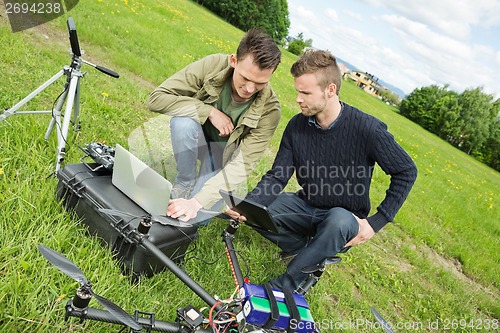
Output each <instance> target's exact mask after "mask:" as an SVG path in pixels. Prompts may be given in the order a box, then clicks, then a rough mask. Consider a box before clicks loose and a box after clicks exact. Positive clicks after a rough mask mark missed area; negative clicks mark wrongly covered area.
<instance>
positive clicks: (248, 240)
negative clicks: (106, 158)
mask: <svg viewBox="0 0 500 333" xmlns="http://www.w3.org/2000/svg"><path fill="white" fill-rule="evenodd" d="M2 15H3V14H2ZM69 16H72V17H73V18H74V20H75V23H76V27H77V31H78V35H79V38H80V43H81V48H82V49H83V50H84V51H85V53H84V56H83V58H84V59H86V60H88V61H90V62H92V63H96V64H98V65H101V66H104V67H108V68H110V69H112V70H114V71H116V72H118V73H119V74H120V75H121V76H120V78H119V79H113V78H111V77H109V76H106V75H104V74H101V73H100V72H98V71H96V70H94V69H93V68H91V67H89V66H87V65H84V67H83V68H82V69H83V70H85V71H87V74H86V75H85V77H84V79H83V80H82V85H81V114H80V120H81V126H82V130H81V131H80V132H77V133H73V132H71V135H70V139H69V140H68V145H67V147H68V148H69V152H68V154H67V157H66V162H67V163H78V162H79V160H80V157H81V156H82V152H81V151H80V149H79V148H78V146H79V145H80V146H83V145H84V144H86V143H89V142H91V141H106V143H107V144H109V145H114V144H116V143H120V144H122V145H125V146H129V147H131V146H136V147H139V146H140V144H142V143H143V142H144V141H145V140H146V139H147V140H153V141H154V144H156V145H157V147H158V148H159V149H162V150H164V151H166V152H167V153H168V147H169V142H168V135H167V134H165V136H162V134H163V129H164V127H162V126H163V123H164V119H163V118H161V117H158V115H157V114H153V113H151V112H149V111H148V110H147V108H146V101H147V98H148V94H149V93H150V92H151V90H152V89H154V87H155V86H157V85H158V84H160V83H161V82H162V81H163V80H164V79H165V78H166V77H168V76H169V75H171V74H172V73H174V72H175V71H177V70H178V69H180V68H182V67H183V66H185V65H186V64H188V63H190V62H191V61H193V60H196V59H199V58H201V57H203V56H205V55H207V54H210V53H218V52H220V53H230V52H233V50H235V48H236V46H237V44H238V42H239V39H240V38H241V37H242V35H243V32H242V31H239V30H237V29H235V28H234V27H232V26H230V25H228V24H226V23H224V22H223V21H222V20H220V19H219V18H217V17H215V16H213V15H212V14H210V13H208V12H207V11H206V10H204V9H203V8H202V7H200V6H198V5H196V4H193V3H192V2H190V1H184V0H175V1H160V0H138V1H131V0H129V1H127V0H123V1H104V0H103V1H85V2H83V1H81V2H80V3H79V4H78V5H77V6H76V7H75V9H74V10H72V11H71V12H70V13H69V14H67V15H66V16H64V17H61V18H59V19H57V20H55V21H53V22H50V23H48V24H45V25H43V26H40V27H37V28H34V29H31V30H29V31H25V32H20V33H16V34H13V33H12V32H11V31H10V27H9V25H8V22H7V20H6V18H5V16H4V15H3V16H0V45H1V47H0V108H1V109H5V108H9V107H11V106H12V105H14V104H15V103H17V102H18V101H19V100H21V99H22V98H24V97H25V96H26V95H28V94H29V93H30V92H31V91H33V90H34V89H35V88H37V87H38V86H39V85H41V84H42V83H43V82H45V81H46V80H48V79H49V78H50V77H51V76H53V75H54V74H55V73H57V72H58V71H59V70H61V69H62V67H63V66H64V65H69V62H70V55H69V53H68V49H69V42H68V39H67V32H66V19H67V18H68V17H69ZM295 59H296V57H295V56H293V55H291V54H289V53H287V52H286V51H285V52H284V54H283V61H282V64H281V65H280V67H279V68H278V70H277V72H276V73H275V75H274V76H273V78H272V81H271V82H272V85H273V87H274V89H275V91H276V92H277V94H278V97H279V99H280V101H281V103H282V107H283V111H284V112H283V119H282V121H281V123H280V127H279V129H278V131H277V132H276V135H275V137H274V138H273V141H272V144H271V146H270V149H269V151H268V152H266V154H265V157H264V158H263V159H262V161H261V163H260V164H259V165H258V166H257V168H256V170H255V174H254V176H253V177H252V178H251V179H250V180H249V185H250V186H253V185H254V184H255V183H256V182H257V180H258V179H259V177H260V175H261V174H262V173H263V172H265V171H266V170H267V168H268V167H269V166H270V163H271V162H272V158H273V155H274V153H275V152H276V150H277V146H278V144H279V140H280V137H281V133H282V130H283V129H284V126H285V125H286V123H287V121H288V119H289V118H290V117H291V116H292V115H294V114H295V113H297V112H299V110H298V108H297V107H296V103H295V97H296V95H295V90H294V88H293V79H292V77H291V75H290V74H289V69H290V66H291V64H292V63H293V61H294V60H295ZM61 80H62V79H61ZM62 85H63V82H62V81H58V82H56V83H55V84H53V85H51V86H50V87H49V88H48V89H46V90H45V91H44V92H43V93H42V94H40V95H39V96H38V97H37V98H36V99H35V100H33V101H32V103H30V106H29V109H33V110H39V109H50V107H51V106H52V103H53V101H54V99H55V98H56V97H57V95H58V94H59V93H60V92H61V90H62ZM341 99H342V100H344V101H345V102H347V103H350V104H352V105H354V106H357V107H359V108H361V109H362V110H364V111H366V112H367V113H370V114H373V115H375V116H376V117H378V118H380V119H382V120H383V121H384V122H386V123H387V124H388V126H389V130H390V131H391V132H392V133H393V134H394V135H395V137H396V138H397V140H398V142H399V143H400V144H401V145H402V146H403V147H404V148H405V149H406V150H407V151H408V152H409V153H410V154H411V156H412V157H413V158H414V159H415V162H416V163H417V166H418V168H419V178H418V180H417V183H416V184H415V187H414V189H413V191H412V192H411V194H410V196H409V198H408V200H407V202H406V203H405V205H404V206H403V208H402V210H401V211H400V212H399V214H398V216H397V217H396V221H395V222H394V223H392V224H390V225H388V226H387V227H386V228H384V229H383V230H382V231H381V232H379V233H378V234H377V235H376V236H375V237H374V238H373V239H372V240H371V241H370V242H368V243H367V244H365V245H362V246H359V247H356V248H353V249H352V250H351V251H349V253H348V254H347V255H344V256H343V261H342V263H341V264H339V265H336V266H332V267H329V268H328V269H327V271H326V272H325V274H324V275H323V278H322V280H321V282H320V283H319V284H318V285H317V287H315V288H314V289H313V290H312V291H311V292H310V293H309V294H308V296H307V299H308V301H309V303H310V305H311V308H312V313H313V316H314V318H315V319H316V321H317V322H319V323H320V324H321V326H322V327H324V328H326V330H323V331H326V332H329V331H333V330H340V331H345V332H382V330H381V329H380V328H377V327H374V326H376V325H374V322H375V319H374V317H373V316H372V314H371V312H370V308H369V307H370V305H372V306H374V307H375V308H377V309H378V310H379V312H380V313H381V314H382V315H383V316H384V317H385V318H386V319H387V320H388V321H390V322H391V323H393V324H394V325H395V329H396V331H399V332H406V331H418V332H431V331H441V332H442V331H454V332H477V331H484V332H488V331H495V330H494V329H493V326H492V325H491V324H493V323H495V321H496V325H498V319H499V317H500V308H499V305H498V304H500V302H499V285H500V278H499V277H500V273H499V261H500V255H499V254H498V253H499V251H498V241H499V234H500V210H499V206H500V192H499V191H498V189H499V188H500V176H499V173H498V172H496V171H494V170H492V169H490V168H488V167H486V166H484V165H482V164H480V163H478V162H477V161H476V160H474V159H473V158H471V157H469V156H467V155H465V154H464V153H462V152H460V151H458V150H456V149H454V148H453V147H451V146H450V145H449V144H447V143H446V142H444V141H442V140H441V139H439V138H438V137H436V136H435V135H433V134H430V133H428V132H427V131H425V130H423V129H422V128H421V127H420V126H418V125H416V124H414V123H412V122H410V121H408V120H407V119H405V118H403V117H401V116H400V115H399V114H398V113H397V110H395V109H394V108H392V107H390V106H387V105H386V104H384V103H382V102H381V101H379V100H377V99H375V98H372V97H370V96H368V95H367V94H365V93H364V92H363V91H361V90H359V89H357V88H356V87H355V86H354V85H353V84H351V83H350V82H347V81H344V82H343V87H342V90H341ZM49 121H50V116H48V115H22V116H20V115H17V116H13V117H10V118H8V119H7V120H6V121H3V122H0V228H1V232H0V244H1V248H0V328H1V331H2V332H109V331H118V328H117V327H115V326H111V325H110V324H103V323H96V322H90V321H87V322H85V323H84V324H80V323H79V322H78V320H76V319H70V320H69V321H67V322H65V321H64V304H65V303H66V302H67V301H68V299H69V298H70V297H71V296H72V295H73V294H74V292H75V289H76V287H77V283H76V282H74V281H73V280H71V279H70V278H68V277H66V276H64V275H63V274H62V273H60V272H59V271H57V270H56V269H55V268H53V267H52V266H51V265H50V264H49V263H48V262H47V261H46V260H45V259H44V258H43V257H42V256H41V255H40V253H39V252H38V251H37V248H36V247H37V245H38V244H40V243H43V244H45V245H47V246H49V247H51V248H53V249H55V250H57V251H59V252H61V253H64V254H65V255H66V256H67V257H68V258H70V260H72V261H73V262H75V263H76V264H77V265H78V266H80V267H81V269H82V270H83V271H84V272H85V274H86V275H87V277H88V278H89V279H90V280H91V281H92V282H93V286H94V290H95V291H96V292H97V293H99V294H100V295H103V296H105V297H106V298H108V299H111V300H112V301H114V302H115V303H117V304H118V305H120V306H121V307H123V308H124V309H125V310H126V311H128V312H133V310H134V309H139V310H141V311H152V312H155V313H156V317H157V318H159V319H163V320H173V319H174V318H175V311H176V309H177V308H178V307H183V306H186V305H188V304H193V305H194V306H195V307H197V308H200V307H203V306H205V304H204V303H203V301H201V300H200V299H199V298H198V297H196V296H194V295H193V293H192V292H191V291H190V290H189V289H188V288H187V287H186V286H184V285H183V284H182V282H180V281H179V280H178V279H177V278H176V277H175V276H174V275H173V274H171V273H170V272H164V273H162V274H158V275H155V276H154V277H153V278H151V279H144V280H142V281H141V283H140V284H138V285H134V284H132V283H131V282H130V281H129V278H128V277H127V276H125V275H123V274H122V273H121V272H120V269H119V267H118V266H117V265H116V263H115V262H114V261H113V259H112V254H111V252H110V251H109V249H107V248H105V247H102V246H101V245H100V243H99V241H98V240H97V239H95V238H91V237H88V236H87V235H86V234H85V229H84V227H83V226H82V225H81V224H80V223H79V222H78V218H77V217H75V216H73V215H71V214H69V213H67V212H66V211H65V210H64V209H63V207H62V206H61V205H60V204H59V202H58V201H57V200H56V198H55V187H56V185H57V179H56V178H55V177H54V176H53V175H52V174H53V171H54V167H55V157H56V145H57V143H56V138H55V135H54V134H55V133H52V135H51V136H50V138H49V140H45V139H44V134H45V131H46V129H47V126H48V124H49ZM164 168H166V169H165V171H166V172H168V171H169V170H170V169H169V167H168V165H167V167H165V166H164ZM387 182H388V178H387V176H386V175H384V174H383V172H382V171H381V170H380V169H377V170H376V173H375V177H374V180H373V184H372V202H373V209H375V207H376V206H377V204H378V203H379V202H380V201H381V200H382V198H383V195H384V192H385V190H386V188H387ZM290 187H291V188H293V187H294V186H293V185H292V186H290ZM224 227H225V223H224V221H221V220H216V221H214V222H213V223H212V224H210V225H209V226H208V227H206V228H203V229H202V230H200V235H199V238H198V240H197V241H196V242H195V243H194V245H195V246H192V249H191V252H190V253H189V257H190V258H191V259H190V260H187V261H186V264H185V269H186V271H187V272H188V273H189V274H190V275H191V276H192V277H193V278H194V279H195V280H196V281H198V282H199V284H200V285H202V286H203V287H205V288H206V289H207V291H209V292H210V293H211V294H212V295H218V296H220V297H227V296H229V295H230V294H231V293H232V292H233V289H234V288H233V282H232V281H233V280H232V277H231V274H230V269H229V267H228V263H227V260H226V259H225V254H224V253H223V244H222V242H221V240H220V233H221V231H222V229H223V228H224ZM235 246H236V248H237V249H238V250H239V252H240V255H241V256H242V257H243V258H244V259H245V263H246V264H247V266H248V267H247V266H246V265H243V268H244V269H245V271H246V272H249V274H250V277H251V280H252V281H253V282H255V283H260V282H264V281H266V280H268V279H269V278H271V277H273V276H275V275H277V274H278V273H279V272H281V271H283V270H284V269H285V266H284V264H282V263H281V262H280V261H279V260H278V259H277V258H278V255H277V253H278V249H277V248H276V247H274V246H273V245H271V244H270V243H268V242H267V241H266V240H264V239H263V238H261V237H260V236H258V235H257V234H256V233H254V232H252V231H251V230H249V229H248V228H240V230H239V233H238V236H237V238H236V240H235ZM201 259H203V260H201ZM91 304H92V306H95V307H99V305H97V303H96V302H95V301H92V303H91ZM488 324H490V326H489V329H488ZM496 327H498V326H496ZM496 330H498V328H497V329H496Z"/></svg>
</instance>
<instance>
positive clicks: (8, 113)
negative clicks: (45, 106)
mask: <svg viewBox="0 0 500 333" xmlns="http://www.w3.org/2000/svg"><path fill="white" fill-rule="evenodd" d="M63 75H64V69H61V70H60V71H59V72H58V73H57V74H56V75H54V76H53V77H51V78H50V79H49V80H47V81H46V82H45V83H44V84H42V85H41V86H40V87H38V88H37V89H35V90H34V91H33V92H32V93H31V94H29V95H28V96H26V97H25V98H23V99H22V100H21V101H19V103H17V104H16V105H14V106H13V107H11V108H10V109H7V110H6V111H5V112H4V114H2V115H0V121H2V120H4V119H6V118H8V117H10V116H12V115H14V114H16V113H21V112H17V110H19V109H20V108H21V107H23V106H24V105H25V104H26V103H28V102H29V101H30V100H32V99H33V98H34V97H35V96H36V95H38V94H39V93H41V92H42V91H43V90H44V89H45V88H47V87H48V86H50V85H51V84H52V83H54V81H56V80H57V79H58V78H60V77H61V76H63ZM23 113H48V112H46V111H28V112H23Z"/></svg>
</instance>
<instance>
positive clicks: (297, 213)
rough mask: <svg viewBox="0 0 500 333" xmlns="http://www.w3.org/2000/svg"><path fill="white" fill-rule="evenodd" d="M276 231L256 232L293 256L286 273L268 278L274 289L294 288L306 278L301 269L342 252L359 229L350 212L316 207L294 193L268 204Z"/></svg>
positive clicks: (281, 195) (338, 208) (281, 196)
mask: <svg viewBox="0 0 500 333" xmlns="http://www.w3.org/2000/svg"><path fill="white" fill-rule="evenodd" d="M268 210H269V212H270V214H271V216H272V217H273V221H274V223H275V224H276V227H277V229H278V233H277V234H276V233H272V232H268V231H262V230H259V231H258V232H259V233H260V234H261V235H262V236H264V237H265V238H267V239H269V240H270V241H271V242H273V243H274V244H276V245H277V246H279V247H280V248H281V249H282V250H283V251H284V252H288V253H296V254H297V255H296V256H295V258H293V260H292V261H291V262H290V263H289V264H288V267H287V269H286V272H285V273H284V274H282V275H280V276H278V277H276V278H274V279H272V280H271V281H270V283H271V285H272V286H273V287H275V288H277V289H281V290H283V289H289V290H291V291H295V290H296V289H297V288H298V287H299V286H300V284H301V283H302V282H303V281H304V280H305V279H306V278H307V277H308V275H307V274H304V273H302V269H303V268H305V267H307V266H311V265H317V264H320V263H322V262H323V260H325V259H326V258H331V257H334V256H335V255H336V254H337V253H339V252H341V251H344V250H346V249H344V247H345V245H346V244H347V243H348V242H349V241H350V240H351V239H353V238H354V237H355V236H356V235H357V234H358V231H359V224H358V222H357V220H356V218H355V217H354V216H353V215H352V213H351V212H350V211H348V210H346V209H344V208H340V207H335V208H330V209H320V208H316V207H313V206H311V205H309V204H307V203H306V202H305V201H304V200H302V199H301V198H299V196H297V195H296V194H295V193H286V192H284V193H281V194H280V195H279V196H278V197H277V198H276V200H275V201H274V202H273V203H272V204H270V205H269V207H268Z"/></svg>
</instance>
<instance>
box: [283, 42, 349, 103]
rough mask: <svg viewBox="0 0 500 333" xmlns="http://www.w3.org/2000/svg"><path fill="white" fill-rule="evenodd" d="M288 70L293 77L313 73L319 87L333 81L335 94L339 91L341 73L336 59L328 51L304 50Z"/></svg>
mask: <svg viewBox="0 0 500 333" xmlns="http://www.w3.org/2000/svg"><path fill="white" fill-rule="evenodd" d="M290 72H291V73H292V75H293V77H294V78H296V77H299V76H301V75H304V74H315V75H316V78H317V79H318V83H319V86H320V87H321V89H326V87H328V85H329V84H330V83H333V84H335V86H336V87H337V91H336V93H337V95H338V94H339V92H340V86H341V83H342V74H341V72H340V68H339V66H338V64H337V59H336V58H335V56H334V55H333V54H331V53H330V52H329V51H323V50H314V49H308V50H306V51H305V52H304V54H303V55H302V56H300V58H299V59H298V60H297V61H296V62H295V63H294V64H293V65H292V68H291V69H290Z"/></svg>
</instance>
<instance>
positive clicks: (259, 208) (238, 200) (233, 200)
mask: <svg viewBox="0 0 500 333" xmlns="http://www.w3.org/2000/svg"><path fill="white" fill-rule="evenodd" d="M219 193H220V195H221V196H222V198H223V199H224V201H225V202H226V205H228V206H229V207H231V209H232V210H234V211H236V212H238V213H240V214H241V215H243V216H245V217H246V218H247V220H246V222H245V224H247V225H249V226H251V227H254V228H258V229H264V230H267V231H271V232H274V233H277V232H278V230H277V229H276V225H275V224H274V222H273V219H272V217H271V215H270V214H269V212H268V210H267V207H266V206H263V205H261V204H258V203H256V202H253V201H251V200H248V199H245V198H243V197H239V196H237V195H234V194H233V193H232V192H228V191H226V190H219Z"/></svg>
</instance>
